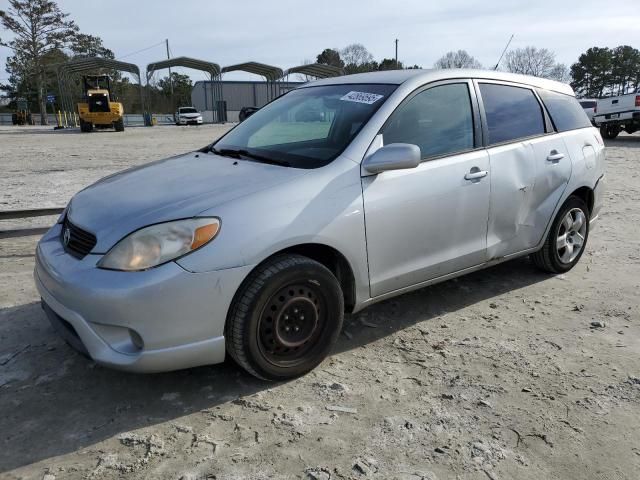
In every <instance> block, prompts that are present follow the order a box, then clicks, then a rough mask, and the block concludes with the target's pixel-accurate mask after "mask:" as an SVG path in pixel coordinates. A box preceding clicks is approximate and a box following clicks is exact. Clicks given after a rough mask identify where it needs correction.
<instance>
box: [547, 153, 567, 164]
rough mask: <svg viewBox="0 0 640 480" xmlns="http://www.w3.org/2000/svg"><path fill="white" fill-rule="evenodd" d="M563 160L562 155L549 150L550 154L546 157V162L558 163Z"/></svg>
mask: <svg viewBox="0 0 640 480" xmlns="http://www.w3.org/2000/svg"><path fill="white" fill-rule="evenodd" d="M563 158H564V153H560V152H558V151H557V150H551V152H549V156H548V157H547V161H548V162H553V163H558V162H559V161H560V160H562V159H563Z"/></svg>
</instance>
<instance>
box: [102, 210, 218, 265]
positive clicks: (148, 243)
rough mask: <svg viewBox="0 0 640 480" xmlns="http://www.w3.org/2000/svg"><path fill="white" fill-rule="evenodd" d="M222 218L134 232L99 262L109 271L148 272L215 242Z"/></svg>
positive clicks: (184, 222) (195, 219)
mask: <svg viewBox="0 0 640 480" xmlns="http://www.w3.org/2000/svg"><path fill="white" fill-rule="evenodd" d="M219 231H220V219H218V218H215V217H206V218H190V219H187V220H177V221H174V222H166V223H159V224H157V225H151V226H150V227H145V228H142V229H140V230H137V231H135V232H133V233H132V234H130V235H128V236H126V237H125V238H123V239H122V240H120V241H119V242H118V243H117V244H116V245H115V246H114V247H113V248H112V249H111V250H109V251H108V252H107V254H106V255H105V256H104V257H102V260H100V262H98V267H100V268H106V269H110V270H126V271H135V270H146V269H147V268H151V267H156V266H158V265H162V264H163V263H167V262H170V261H171V260H175V259H176V258H179V257H182V256H183V255H186V254H187V253H189V252H192V251H194V250H197V249H198V248H200V247H202V246H203V245H206V244H207V243H209V242H210V241H211V240H213V239H214V238H215V237H216V235H217V234H218V232H219Z"/></svg>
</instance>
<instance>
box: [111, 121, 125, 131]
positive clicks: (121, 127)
mask: <svg viewBox="0 0 640 480" xmlns="http://www.w3.org/2000/svg"><path fill="white" fill-rule="evenodd" d="M113 128H114V129H115V131H116V132H124V119H123V118H120V119H118V120H116V121H115V122H113Z"/></svg>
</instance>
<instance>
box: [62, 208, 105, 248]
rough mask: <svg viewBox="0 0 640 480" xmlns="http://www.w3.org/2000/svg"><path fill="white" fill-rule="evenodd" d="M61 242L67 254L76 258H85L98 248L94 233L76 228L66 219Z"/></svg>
mask: <svg viewBox="0 0 640 480" xmlns="http://www.w3.org/2000/svg"><path fill="white" fill-rule="evenodd" d="M66 232H69V233H66ZM60 240H61V241H62V245H63V247H64V249H65V250H66V251H67V253H69V254H71V255H73V256H74V257H76V258H84V257H85V256H86V255H87V254H88V253H89V252H90V251H91V250H93V247H95V246H96V243H97V241H98V240H97V239H96V236H95V235H94V234H93V233H90V232H87V231H86V230H83V229H81V228H80V227H77V226H75V225H74V224H73V223H71V222H70V221H69V219H68V218H66V217H65V219H64V222H63V224H62V232H61V233H60Z"/></svg>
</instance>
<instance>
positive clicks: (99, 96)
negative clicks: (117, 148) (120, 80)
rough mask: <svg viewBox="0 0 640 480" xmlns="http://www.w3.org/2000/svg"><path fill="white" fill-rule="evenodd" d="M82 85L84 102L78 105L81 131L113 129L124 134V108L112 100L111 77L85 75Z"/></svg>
mask: <svg viewBox="0 0 640 480" xmlns="http://www.w3.org/2000/svg"><path fill="white" fill-rule="evenodd" d="M82 85H83V91H84V102H82V103H78V115H79V116H80V131H82V132H90V131H92V130H93V129H94V128H113V129H115V131H116V132H123V131H124V108H123V107H122V103H120V102H114V101H113V99H112V95H111V78H109V75H85V76H84V77H82Z"/></svg>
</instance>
